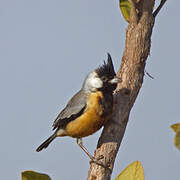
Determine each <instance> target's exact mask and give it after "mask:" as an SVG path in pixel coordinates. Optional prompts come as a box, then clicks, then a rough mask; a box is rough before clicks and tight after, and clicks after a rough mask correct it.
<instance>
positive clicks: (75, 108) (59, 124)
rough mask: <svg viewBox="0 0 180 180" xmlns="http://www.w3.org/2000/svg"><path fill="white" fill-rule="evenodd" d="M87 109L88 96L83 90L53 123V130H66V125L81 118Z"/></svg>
mask: <svg viewBox="0 0 180 180" xmlns="http://www.w3.org/2000/svg"><path fill="white" fill-rule="evenodd" d="M85 108H86V94H85V93H84V91H83V90H80V91H79V92H78V93H76V94H75V95H74V96H73V97H72V99H71V100H70V101H69V102H68V104H67V106H66V107H65V108H64V109H63V110H62V111H61V112H60V114H59V115H58V116H57V118H56V119H55V121H54V123H53V130H54V129H56V128H65V127H66V125H67V124H68V123H69V122H70V121H73V120H74V119H76V118H77V117H79V116H80V115H81V114H82V113H83V111H84V109H85Z"/></svg>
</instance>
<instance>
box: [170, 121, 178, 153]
mask: <svg viewBox="0 0 180 180" xmlns="http://www.w3.org/2000/svg"><path fill="white" fill-rule="evenodd" d="M171 128H172V129H173V130H174V132H175V133H176V135H175V137H174V145H175V146H176V147H177V148H178V149H179V150H180V123H176V124H173V125H172V126H171Z"/></svg>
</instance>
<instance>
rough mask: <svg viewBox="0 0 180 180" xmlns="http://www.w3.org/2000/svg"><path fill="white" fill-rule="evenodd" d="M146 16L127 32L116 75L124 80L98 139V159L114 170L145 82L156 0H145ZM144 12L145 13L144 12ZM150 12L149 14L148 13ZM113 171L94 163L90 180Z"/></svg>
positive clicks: (105, 177) (102, 178)
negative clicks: (129, 121)
mask: <svg viewBox="0 0 180 180" xmlns="http://www.w3.org/2000/svg"><path fill="white" fill-rule="evenodd" d="M143 1H144V3H143V5H144V7H143V12H142V13H143V14H142V16H141V18H140V20H139V22H137V23H136V20H135V19H134V20H132V21H133V22H134V23H130V24H129V26H128V28H127V31H126V44H125V50H124V54H123V57H122V62H121V66H120V69H119V71H118V73H117V76H118V77H120V78H121V79H122V82H121V83H120V84H119V85H118V87H117V89H116V92H115V94H114V106H113V114H112V117H111V119H109V121H108V123H107V124H106V125H105V127H104V129H103V132H102V134H101V137H100V138H99V141H98V145H97V149H96V151H95V158H98V157H101V156H102V157H103V159H101V161H102V163H103V164H105V165H106V166H109V168H110V169H111V170H113V166H114V161H115V158H116V155H117V152H118V149H119V147H120V144H121V141H122V138H123V136H124V133H125V129H126V125H127V123H128V119H129V114H130V111H131V109H132V107H133V104H134V102H135V100H136V98H137V95H138V93H139V90H140V88H141V86H142V83H143V78H144V68H145V64H146V59H147V57H148V55H149V52H150V46H151V34H152V29H153V26H154V16H153V15H152V7H153V5H154V0H143ZM144 12H145V13H144ZM146 12H148V13H146ZM150 12H151V13H150ZM111 173H112V171H109V169H108V168H107V169H106V168H103V167H101V166H98V165H97V164H95V163H91V166H90V169H89V173H88V178H87V179H88V180H110V178H111Z"/></svg>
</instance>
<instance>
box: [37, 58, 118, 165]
mask: <svg viewBox="0 0 180 180" xmlns="http://www.w3.org/2000/svg"><path fill="white" fill-rule="evenodd" d="M119 81H120V79H119V78H118V77H116V74H115V71H114V67H113V63H112V59H111V56H110V54H108V60H107V63H106V62H104V64H103V65H102V66H100V67H98V68H97V69H95V70H94V71H93V72H91V73H89V74H88V75H87V77H86V79H85V81H84V83H83V85H82V88H81V90H80V91H79V92H78V93H76V94H75V95H74V96H73V97H72V98H71V100H70V101H69V102H68V104H67V106H66V107H65V108H64V109H63V110H62V111H61V112H60V114H59V115H58V116H57V118H56V120H55V121H54V123H53V130H55V132H54V134H53V135H52V136H50V137H49V138H48V139H47V140H46V141H45V142H43V143H42V144H41V145H40V146H39V147H38V148H37V150H36V151H37V152H39V151H41V150H42V149H44V148H47V147H48V145H49V144H50V143H51V142H52V141H53V140H54V139H55V138H56V137H61V136H70V137H73V138H76V139H77V144H78V145H79V146H80V147H81V148H82V149H83V150H84V151H85V153H86V154H87V155H88V156H89V157H90V159H91V160H92V161H94V162H96V160H95V158H94V157H93V156H92V155H91V154H90V153H89V152H88V151H87V149H86V148H85V147H84V146H83V144H82V139H81V138H82V137H86V136H89V135H91V134H93V133H95V132H96V131H98V130H99V129H100V128H101V127H102V126H103V125H104V124H105V123H106V121H107V120H108V119H109V117H110V115H111V113H112V108H113V91H114V90H115V89H116V86H117V83H118V82H119Z"/></svg>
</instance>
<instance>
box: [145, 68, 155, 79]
mask: <svg viewBox="0 0 180 180" xmlns="http://www.w3.org/2000/svg"><path fill="white" fill-rule="evenodd" d="M144 72H145V74H147V75H148V76H149V77H150V78H151V79H154V77H153V76H151V75H150V74H149V73H148V72H147V71H146V70H144Z"/></svg>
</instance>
